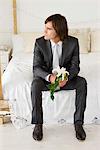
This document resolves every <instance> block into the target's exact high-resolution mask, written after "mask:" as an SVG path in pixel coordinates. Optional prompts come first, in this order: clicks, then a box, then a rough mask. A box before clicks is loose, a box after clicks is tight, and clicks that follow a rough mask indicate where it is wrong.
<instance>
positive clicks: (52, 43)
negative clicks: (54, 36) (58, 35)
mask: <svg viewBox="0 0 100 150" xmlns="http://www.w3.org/2000/svg"><path fill="white" fill-rule="evenodd" d="M50 42H51V45H52V47H54V46H55V45H56V44H58V45H59V46H62V41H59V42H58V43H55V42H53V41H52V40H50Z"/></svg>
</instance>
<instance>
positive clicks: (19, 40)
mask: <svg viewBox="0 0 100 150" xmlns="http://www.w3.org/2000/svg"><path fill="white" fill-rule="evenodd" d="M40 36H42V34H41V33H19V34H15V35H13V36H12V44H13V53H12V56H16V55H19V54H21V53H26V52H32V51H33V49H34V43H35V39H36V38H38V37H40Z"/></svg>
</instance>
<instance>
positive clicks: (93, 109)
mask: <svg viewBox="0 0 100 150" xmlns="http://www.w3.org/2000/svg"><path fill="white" fill-rule="evenodd" d="M80 59H81V64H80V67H81V70H80V73H79V75H80V76H84V77H85V78H86V79H87V82H88V94H87V108H86V111H85V123H86V124H87V123H99V122H100V99H99V97H100V94H99V90H100V78H99V77H100V53H88V54H80ZM32 63H33V53H32V52H31V53H30V52H27V53H20V54H19V55H18V54H17V55H16V56H14V57H13V58H12V59H11V61H10V63H9V65H8V66H7V69H6V71H5V72H4V74H3V77H2V85H3V94H4V98H5V99H9V104H10V108H11V114H12V115H11V120H12V123H13V125H14V126H15V127H16V128H23V127H25V126H27V125H30V124H31V110H32V106H31V90H30V88H31V83H32V80H33V73H32ZM42 95H43V97H44V96H45V95H46V97H47V98H45V100H43V109H44V122H45V123H65V122H66V123H73V119H72V118H73V113H74V110H75V108H74V102H75V101H74V99H75V91H74V90H71V91H67V95H68V97H67V98H66V99H67V104H66V105H67V106H68V109H69V110H67V111H66V110H65V109H67V108H65V107H64V106H65V101H66V100H64V101H63V102H61V97H59V101H57V99H55V102H52V100H50V98H49V92H47V93H46V92H43V94H42ZM61 104H62V106H63V105H64V106H63V107H61ZM60 107H61V108H60ZM59 108H60V109H59ZM55 109H56V111H55ZM59 111H60V113H59V115H58V114H57V113H58V112H59ZM64 112H65V115H64V117H62V118H61V117H60V116H62V114H64ZM68 116H69V117H68ZM59 118H60V119H59Z"/></svg>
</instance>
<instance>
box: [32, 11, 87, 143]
mask: <svg viewBox="0 0 100 150" xmlns="http://www.w3.org/2000/svg"><path fill="white" fill-rule="evenodd" d="M79 63H80V59H79V44H78V39H77V38H75V37H72V36H69V35H68V27H67V20H66V18H65V17H64V16H62V15H60V14H54V15H52V16H49V17H48V18H47V19H46V20H45V30H44V36H43V37H40V38H38V39H36V42H35V48H34V59H33V75H34V78H33V82H32V86H31V98H32V124H35V127H34V130H33V138H34V139H35V140H38V141H40V140H42V138H43V109H42V91H44V90H48V86H47V85H48V84H49V83H54V81H55V79H56V75H54V74H52V69H54V68H56V67H57V66H60V67H64V68H66V70H67V71H68V72H69V77H68V80H63V81H61V82H59V86H60V90H73V89H75V90H76V99H75V107H76V110H75V113H74V127H75V133H76V138H77V139H79V140H85V138H86V133H85V131H84V129H83V123H84V111H85V108H86V96H87V82H86V80H85V79H84V78H83V77H80V76H78V73H79V70H80V67H79Z"/></svg>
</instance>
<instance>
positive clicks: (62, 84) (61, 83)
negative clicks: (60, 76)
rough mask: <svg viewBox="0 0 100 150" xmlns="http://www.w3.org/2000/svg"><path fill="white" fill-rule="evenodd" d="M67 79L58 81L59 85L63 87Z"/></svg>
mask: <svg viewBox="0 0 100 150" xmlns="http://www.w3.org/2000/svg"><path fill="white" fill-rule="evenodd" d="M67 81H68V80H63V81H59V87H63V86H65V85H66V83H67Z"/></svg>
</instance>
